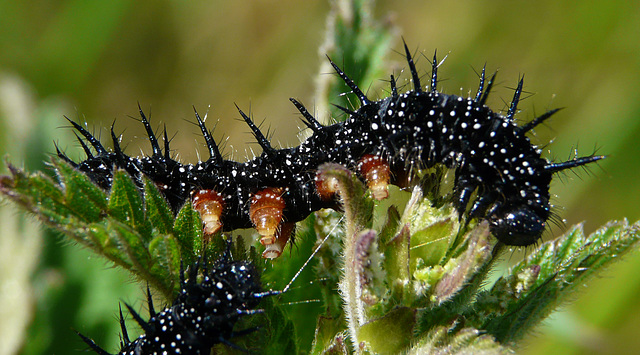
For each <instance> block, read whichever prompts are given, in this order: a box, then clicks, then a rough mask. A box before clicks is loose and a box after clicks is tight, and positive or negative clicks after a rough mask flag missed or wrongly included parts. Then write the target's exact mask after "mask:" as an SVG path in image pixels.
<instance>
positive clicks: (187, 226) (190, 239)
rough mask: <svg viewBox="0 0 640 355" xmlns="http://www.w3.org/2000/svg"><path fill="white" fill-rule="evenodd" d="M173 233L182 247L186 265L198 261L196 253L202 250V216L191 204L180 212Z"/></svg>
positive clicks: (186, 204)
mask: <svg viewBox="0 0 640 355" xmlns="http://www.w3.org/2000/svg"><path fill="white" fill-rule="evenodd" d="M173 233H174V235H175V237H176V240H177V241H178V245H180V252H181V256H182V259H183V261H184V263H185V264H186V265H189V264H191V263H193V262H194V261H195V260H196V254H197V253H196V251H199V250H200V248H202V221H201V220H200V214H199V213H198V211H196V210H194V209H193V206H192V205H191V204H190V203H185V204H184V206H183V207H182V208H181V209H180V211H179V212H178V216H177V217H176V219H175V223H174V225H173Z"/></svg>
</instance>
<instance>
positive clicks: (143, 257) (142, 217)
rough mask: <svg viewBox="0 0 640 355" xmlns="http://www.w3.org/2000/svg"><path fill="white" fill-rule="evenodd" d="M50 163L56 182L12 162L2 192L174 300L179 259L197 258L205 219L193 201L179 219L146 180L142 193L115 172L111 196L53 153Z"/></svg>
mask: <svg viewBox="0 0 640 355" xmlns="http://www.w3.org/2000/svg"><path fill="white" fill-rule="evenodd" d="M52 162H53V164H52V165H53V167H54V168H55V171H56V174H57V176H58V182H56V181H54V180H53V179H51V178H50V177H48V176H46V175H44V174H42V173H40V172H37V173H35V174H27V173H26V172H24V171H23V170H21V169H18V168H16V167H14V166H11V165H10V172H11V176H3V177H1V178H0V192H2V193H3V194H4V195H5V196H7V197H8V198H10V199H12V200H13V201H15V202H16V203H18V205H20V206H22V207H23V208H25V209H26V210H27V211H29V212H31V213H33V214H34V215H35V216H36V217H37V218H38V219H40V220H41V221H43V222H44V223H45V224H47V225H48V226H50V227H52V228H53V229H56V230H59V231H61V232H63V233H64V234H65V235H67V236H68V237H70V238H71V239H73V240H75V241H76V242H78V243H80V244H82V245H84V246H87V247H89V248H91V249H92V250H94V251H95V252H96V253H98V254H100V255H103V256H105V257H106V258H107V259H109V260H111V261H112V262H114V263H115V264H116V265H119V266H122V267H124V268H125V269H127V270H129V271H131V272H132V273H133V274H134V275H135V276H136V278H138V279H140V280H142V281H145V282H147V283H148V284H151V285H153V286H154V287H156V288H157V289H158V290H159V291H160V292H161V293H162V294H164V295H165V297H167V299H168V300H171V299H172V298H173V295H174V294H175V293H176V292H177V291H178V290H174V288H175V286H176V285H178V280H179V271H180V262H181V260H188V261H189V262H192V261H195V259H196V256H195V253H196V251H199V250H200V248H201V244H199V243H201V242H202V240H201V237H200V236H201V232H202V231H201V229H202V227H201V225H202V224H201V223H202V222H201V221H200V217H199V215H198V213H197V212H196V211H194V210H193V209H192V208H191V204H189V203H187V204H185V208H183V209H182V211H181V212H180V213H179V214H178V218H177V219H176V218H174V217H173V215H172V213H171V209H170V207H169V205H168V204H167V202H166V200H165V199H164V197H162V195H160V193H159V191H158V190H157V188H156V187H155V186H154V185H153V183H150V182H149V181H147V180H145V188H144V193H143V194H141V192H140V190H139V189H138V188H137V186H136V185H135V183H134V182H133V180H132V179H131V177H130V176H129V175H128V174H127V173H126V172H124V171H115V172H114V175H113V187H112V188H111V191H109V193H108V194H107V193H106V192H105V191H103V190H102V189H100V188H99V187H98V186H96V185H95V184H93V183H92V182H91V180H90V179H89V178H88V177H87V176H86V175H85V174H83V173H81V172H79V171H78V170H76V169H75V168H73V167H72V166H71V165H69V164H68V163H67V162H65V161H63V160H61V159H58V158H55V157H54V158H52Z"/></svg>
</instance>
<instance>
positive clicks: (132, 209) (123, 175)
mask: <svg viewBox="0 0 640 355" xmlns="http://www.w3.org/2000/svg"><path fill="white" fill-rule="evenodd" d="M108 207H109V215H111V216H113V217H115V218H116V219H117V220H119V221H120V222H122V223H124V224H125V225H127V226H130V227H132V228H133V229H135V230H136V231H137V232H138V233H139V234H140V236H141V237H142V239H143V240H142V241H141V242H142V243H144V244H145V245H147V244H148V243H149V242H150V241H151V223H150V221H149V219H147V218H146V215H145V211H144V203H143V201H142V196H141V195H140V190H138V188H137V187H136V185H135V184H134V183H133V180H132V179H131V177H130V176H129V174H127V172H126V171H124V170H116V171H115V172H114V173H113V183H112V186H111V194H110V195H109V206H108Z"/></svg>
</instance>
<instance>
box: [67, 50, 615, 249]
mask: <svg viewBox="0 0 640 355" xmlns="http://www.w3.org/2000/svg"><path fill="white" fill-rule="evenodd" d="M404 48H405V53H406V58H407V62H408V64H409V69H410V73H411V76H412V79H413V85H414V89H413V90H411V91H408V92H406V93H404V94H400V93H398V89H397V86H396V81H395V79H394V77H393V75H392V76H391V80H390V83H391V96H390V97H387V98H384V99H382V100H378V101H371V100H370V99H369V98H367V96H365V95H364V93H363V92H362V91H361V90H360V89H359V88H358V86H356V84H355V83H354V82H353V81H352V80H351V79H350V78H349V77H347V75H346V74H345V73H344V72H343V71H342V70H341V69H340V68H339V67H338V66H337V65H336V64H334V63H333V62H331V60H330V63H331V65H332V66H333V68H334V69H335V71H336V72H337V74H338V75H339V76H340V78H341V79H342V80H343V81H344V82H345V83H346V84H347V85H348V86H349V87H350V88H351V90H352V91H353V93H354V94H356V95H357V97H358V99H359V101H360V103H361V107H360V108H359V109H357V110H355V111H351V110H349V109H346V108H342V107H340V108H341V109H342V110H343V111H345V112H346V113H347V114H348V115H349V117H348V118H347V120H346V121H344V122H341V123H336V124H333V125H330V126H322V125H321V124H320V123H319V122H318V121H317V120H316V119H315V118H314V117H313V116H312V115H311V114H310V113H309V112H308V111H307V110H306V108H305V107H304V106H303V105H302V104H301V103H299V102H298V101H296V100H295V99H291V101H292V102H293V104H294V105H295V106H296V107H297V108H298V110H299V111H300V113H301V114H302V116H303V122H304V123H305V125H306V126H307V127H308V128H309V129H311V130H312V131H313V134H312V135H311V136H310V137H309V138H308V139H306V140H305V141H304V142H302V143H301V144H300V145H299V146H297V147H293V148H285V149H275V148H273V147H272V146H271V145H270V143H269V141H268V140H267V138H265V136H264V135H263V134H262V133H261V132H260V130H259V129H258V128H257V127H256V125H255V124H254V123H253V122H252V120H251V118H250V117H248V116H247V115H246V114H244V113H243V112H242V111H240V110H239V109H238V110H239V112H240V114H241V115H242V117H243V118H244V120H245V121H246V123H247V124H248V125H249V127H250V128H251V130H252V131H253V134H254V136H255V137H256V139H257V141H258V143H259V144H260V145H261V147H262V149H263V153H262V154H261V155H260V156H259V157H256V158H254V159H253V160H251V161H248V162H246V163H238V162H235V161H230V160H225V159H223V157H222V155H221V154H220V151H219V149H218V147H217V146H216V144H215V142H214V140H213V139H212V138H211V134H210V132H209V131H208V130H207V128H206V127H205V125H204V123H203V121H202V120H201V118H200V116H199V115H198V114H197V112H196V119H197V121H198V124H199V126H200V128H201V130H202V133H203V135H204V139H205V141H206V143H207V147H208V149H209V153H210V158H209V159H208V160H206V161H202V162H199V163H197V164H195V165H191V164H188V165H183V164H181V163H179V162H177V161H175V160H173V159H172V158H171V156H170V154H169V146H168V139H167V135H166V130H165V134H164V141H165V146H164V151H163V150H162V149H161V148H160V146H159V144H158V140H157V138H156V137H155V135H154V132H153V130H152V129H151V127H150V125H149V122H148V121H147V119H146V117H145V115H144V113H143V112H142V110H140V114H141V117H142V119H141V120H142V123H143V124H144V127H145V128H146V131H147V133H148V135H149V140H150V142H151V146H152V148H153V154H152V155H151V156H149V157H142V158H131V157H129V156H127V155H126V154H124V153H123V152H122V150H121V148H120V146H119V143H118V138H117V137H116V135H115V134H114V133H113V127H112V130H111V135H112V138H113V144H114V151H113V152H109V151H107V150H106V149H105V148H104V147H103V146H102V145H101V144H100V142H99V141H98V140H97V139H96V138H95V137H94V136H93V135H91V134H90V133H89V132H88V131H87V130H86V129H84V128H83V127H82V126H80V125H79V124H77V123H75V122H72V121H70V122H71V124H72V125H73V126H74V127H75V129H76V130H77V131H78V132H80V134H81V135H82V136H84V138H85V139H86V140H87V141H88V142H89V143H90V144H91V146H93V148H94V149H95V151H96V153H97V154H96V155H93V153H92V152H91V150H90V149H89V148H88V147H87V145H86V144H84V143H83V142H82V140H80V139H79V138H78V139H79V140H80V141H81V144H82V146H83V148H84V150H85V152H86V153H87V156H88V158H87V160H85V161H83V162H80V163H74V162H72V161H71V160H70V159H69V158H68V157H66V156H65V155H64V154H63V153H61V152H60V151H58V155H59V156H60V157H61V158H63V159H65V160H66V161H68V162H69V163H71V164H73V165H74V166H75V167H77V168H78V169H79V170H81V171H83V172H85V173H86V174H87V175H88V176H89V177H90V178H91V179H92V180H93V181H95V182H96V183H97V184H98V185H100V186H101V187H102V188H104V189H108V188H109V187H110V186H111V180H112V172H113V169H115V168H119V169H125V170H126V171H127V172H129V174H130V175H131V176H132V177H133V178H134V179H136V180H137V183H138V184H139V186H142V181H141V176H142V175H145V176H147V177H148V178H150V179H151V180H153V181H154V182H155V183H156V185H157V186H158V187H159V188H160V190H161V191H162V192H163V193H164V196H165V197H166V199H167V201H168V202H169V203H170V205H171V207H172V208H173V210H174V211H178V209H180V208H181V206H182V205H183V204H184V203H185V202H187V201H191V202H192V203H193V204H194V207H195V208H196V209H198V210H199V211H200V213H201V215H202V219H203V222H204V224H205V232H207V233H208V234H212V233H215V232H217V231H218V230H221V229H222V230H224V231H230V230H234V229H237V228H247V227H255V228H257V229H258V232H259V233H260V234H261V235H262V239H261V241H262V243H263V244H264V245H266V246H267V251H265V256H266V257H277V256H278V255H279V254H280V251H281V246H278V245H279V243H280V242H279V241H280V236H281V235H285V234H287V233H291V231H292V229H293V223H295V222H297V221H301V220H303V219H304V218H306V217H307V216H308V215H309V214H310V213H312V212H314V211H317V210H319V209H321V208H327V207H329V208H336V207H337V202H336V199H335V198H334V197H333V196H332V190H331V182H326V181H322V180H321V179H318V178H317V177H316V171H317V169H318V167H319V166H320V165H321V164H323V163H327V162H334V163H338V164H341V165H344V166H346V167H348V168H349V169H352V170H357V171H359V173H360V174H361V177H362V178H363V179H364V180H366V182H367V183H368V185H369V187H370V189H371V192H372V194H373V196H374V197H376V198H378V199H381V198H384V197H386V196H387V194H386V185H387V183H392V184H401V180H402V177H403V176H405V177H406V176H407V174H409V173H411V171H413V170H416V169H422V168H429V167H432V166H434V165H436V164H442V165H444V166H446V167H447V168H453V169H455V185H454V186H455V187H454V194H453V203H454V204H455V206H456V208H457V209H458V211H459V213H460V215H461V216H463V215H464V214H465V213H467V214H466V216H468V218H469V219H470V218H474V217H484V218H486V219H487V220H488V221H489V222H490V224H491V230H492V232H493V234H494V235H495V236H496V237H497V238H498V239H499V240H500V241H502V242H503V243H505V244H507V245H516V246H526V245H530V244H533V243H535V242H536V241H537V240H538V239H539V238H540V236H541V234H542V232H543V231H544V230H545V227H546V223H547V220H548V219H549V218H550V215H551V212H550V202H549V197H550V196H549V184H550V182H551V178H552V175H553V174H554V173H555V172H558V171H561V170H564V169H569V168H574V167H578V166H582V165H585V164H588V163H591V162H594V161H597V160H600V159H602V158H604V157H603V156H596V155H590V156H585V157H580V158H577V157H576V158H574V159H572V160H569V161H565V162H558V163H554V162H549V161H548V160H546V159H544V158H542V157H541V155H540V154H541V150H540V149H538V148H537V147H536V146H534V145H532V144H531V142H530V141H529V138H528V137H527V136H526V133H527V132H529V131H530V130H531V129H533V128H534V127H536V126H537V125H539V124H540V123H542V122H544V121H545V120H546V119H548V118H549V117H551V116H552V115H553V114H554V113H556V112H557V111H558V110H557V109H556V110H550V111H548V112H546V113H544V114H543V115H541V116H539V117H536V118H534V119H533V120H532V121H530V122H529V123H527V124H525V125H523V126H518V125H516V124H515V122H514V116H515V114H516V112H517V110H518V109H517V107H518V102H519V100H520V95H521V93H522V87H523V81H522V80H520V81H519V83H518V86H517V88H516V90H515V95H514V97H513V100H512V101H511V104H510V107H509V109H508V111H507V114H506V116H503V115H501V114H499V113H497V112H494V111H492V110H491V109H489V108H488V107H487V106H485V102H486V100H487V97H488V96H489V93H490V91H491V87H492V84H493V82H494V79H495V74H494V75H493V76H492V77H491V78H489V80H485V72H484V69H483V71H482V74H481V78H480V85H479V88H478V91H477V94H476V95H475V97H473V98H463V97H459V96H456V95H446V94H442V93H439V92H437V91H436V84H437V82H438V76H437V69H438V64H437V63H438V62H437V60H436V58H435V55H434V60H433V63H432V75H431V85H430V90H428V91H424V90H423V87H422V86H421V84H420V78H419V75H418V72H417V70H416V68H415V65H414V62H413V59H412V57H411V54H410V52H409V50H408V48H407V46H406V44H405V46H404ZM474 192H475V193H476V194H475V197H472V196H474V195H473V194H474ZM470 202H471V204H470ZM468 205H470V207H469V206H468ZM467 210H468V212H467ZM286 238H288V236H287V237H286ZM284 240H285V242H286V239H284ZM280 244H282V243H280Z"/></svg>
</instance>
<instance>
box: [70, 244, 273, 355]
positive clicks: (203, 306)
mask: <svg viewBox="0 0 640 355" xmlns="http://www.w3.org/2000/svg"><path fill="white" fill-rule="evenodd" d="M204 264H205V265H206V261H205V263H204ZM199 269H200V263H197V264H195V265H193V266H192V268H191V270H190V272H189V273H188V278H185V273H184V271H183V272H181V280H180V287H181V290H180V294H178V297H177V298H176V299H175V301H174V302H173V305H172V306H170V307H167V308H165V309H164V310H162V311H161V312H158V313H156V312H155V310H154V307H153V302H152V300H151V294H150V293H149V292H148V294H147V299H148V305H149V317H150V318H149V320H148V321H145V320H143V319H142V317H141V316H140V315H139V314H138V313H137V312H136V311H134V310H133V308H132V307H131V306H129V305H128V304H126V303H125V306H126V307H127V309H128V310H129V313H131V315H132V316H133V318H134V319H135V320H136V322H137V323H138V324H139V325H140V327H141V328H142V330H143V331H144V333H143V334H142V335H140V336H139V337H138V338H137V339H135V340H133V341H131V340H129V336H128V334H127V328H126V327H125V323H124V317H123V316H122V311H120V326H121V329H122V334H121V338H122V341H121V349H120V351H119V352H118V354H119V355H137V354H169V353H171V354H194V355H196V354H202V355H208V354H209V353H210V352H211V347H213V346H214V345H215V344H219V343H224V344H227V345H230V346H235V345H233V343H231V342H230V339H231V338H233V337H234V336H238V335H241V334H242V333H243V332H242V331H241V332H238V333H234V330H233V328H234V325H235V324H236V322H237V321H238V319H239V318H240V317H241V316H242V315H248V314H253V313H257V312H260V311H259V310H255V307H256V306H257V305H258V303H259V302H260V300H261V299H262V298H264V297H267V296H273V295H277V294H280V293H281V292H280V291H264V292H263V291H262V288H261V285H260V276H259V274H258V272H257V270H256V268H255V266H254V264H253V263H251V262H249V261H232V260H231V258H230V255H229V251H228V250H227V252H226V253H225V255H224V256H223V257H222V258H220V259H218V260H216V261H215V262H214V263H213V265H212V266H211V268H208V267H206V266H205V267H203V268H202V269H203V270H202V273H203V276H202V277H203V279H202V281H200V282H198V281H197V279H198V271H199ZM248 331H249V332H250V331H252V329H250V330H248ZM78 335H80V337H81V338H82V339H83V340H84V341H85V342H86V343H87V344H88V345H89V347H90V348H91V349H92V350H93V351H95V352H96V353H97V354H99V355H110V353H109V352H107V351H106V350H104V349H102V348H101V347H100V346H98V345H97V344H96V343H95V342H94V341H93V340H91V339H90V338H88V337H86V336H84V335H82V334H80V333H78Z"/></svg>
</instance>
